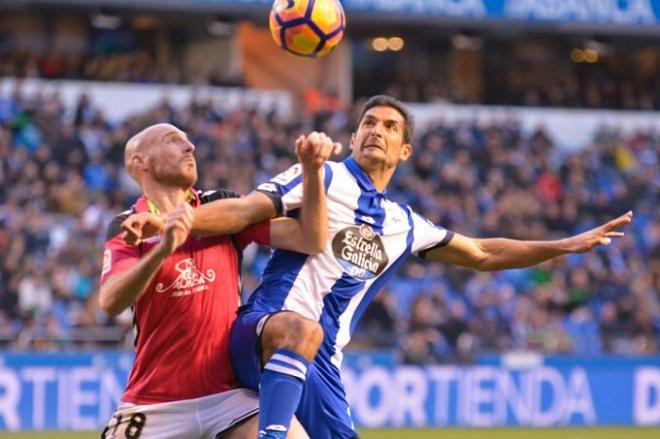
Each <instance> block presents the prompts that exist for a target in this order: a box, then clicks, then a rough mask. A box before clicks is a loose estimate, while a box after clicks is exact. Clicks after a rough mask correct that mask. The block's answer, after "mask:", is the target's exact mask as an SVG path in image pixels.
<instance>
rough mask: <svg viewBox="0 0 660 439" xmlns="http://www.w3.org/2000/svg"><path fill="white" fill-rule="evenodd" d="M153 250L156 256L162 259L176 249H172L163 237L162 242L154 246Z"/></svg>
mask: <svg viewBox="0 0 660 439" xmlns="http://www.w3.org/2000/svg"><path fill="white" fill-rule="evenodd" d="M152 252H153V253H154V255H155V257H157V258H160V259H161V260H162V259H165V258H167V257H168V256H170V255H171V254H172V253H174V249H172V248H171V246H170V245H168V244H167V243H166V241H165V240H163V239H161V240H160V242H159V243H158V244H156V246H155V247H154V248H153V250H152Z"/></svg>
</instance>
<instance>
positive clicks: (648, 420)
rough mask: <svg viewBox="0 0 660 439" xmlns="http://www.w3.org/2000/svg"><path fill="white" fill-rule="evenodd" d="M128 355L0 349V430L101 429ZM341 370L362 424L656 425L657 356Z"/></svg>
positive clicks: (389, 363)
mask: <svg viewBox="0 0 660 439" xmlns="http://www.w3.org/2000/svg"><path fill="white" fill-rule="evenodd" d="M132 359H133V356H132V354H130V353H116V352H103V353H81V354H0V431H6V430H11V431H19V430H42V429H43V430H101V429H102V428H103V426H104V425H105V423H106V422H107V420H108V419H109V417H110V414H111V413H112V410H113V409H114V407H115V405H116V404H117V402H118V401H119V399H120V397H121V394H122V391H123V388H124V385H125V383H126V380H127V378H128V373H129V371H130V367H131V364H132ZM342 374H343V377H344V382H345V385H346V391H347V394H348V397H349V400H350V404H351V407H352V415H353V417H354V419H355V421H356V424H357V425H359V426H363V427H407V426H414V427H434V426H437V427H441V426H475V427H477V426H478V427H485V426H505V425H506V426H516V425H520V426H539V427H541V426H543V427H548V426H564V425H655V426H658V425H660V357H645V358H637V359H625V358H597V359H588V360H584V359H579V358H571V357H567V358H553V357H545V358H544V357H540V356H539V357H537V361H533V362H529V361H526V362H522V363H520V362H518V363H516V362H511V361H508V360H507V358H506V356H503V357H492V358H484V359H481V361H480V364H477V365H471V366H398V365H396V364H395V363H394V361H393V357H392V356H391V355H380V356H379V355H369V354H359V355H355V354H353V355H347V357H346V359H345V367H344V369H343V371H342Z"/></svg>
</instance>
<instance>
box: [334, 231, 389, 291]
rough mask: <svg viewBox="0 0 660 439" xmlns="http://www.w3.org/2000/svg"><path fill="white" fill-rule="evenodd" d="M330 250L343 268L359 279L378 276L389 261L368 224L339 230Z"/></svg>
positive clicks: (379, 241)
mask: <svg viewBox="0 0 660 439" xmlns="http://www.w3.org/2000/svg"><path fill="white" fill-rule="evenodd" d="M332 252H333V253H334V255H335V258H336V259H337V261H338V262H339V264H340V265H341V266H342V267H343V268H344V270H345V271H346V272H347V273H348V274H349V275H350V276H351V277H354V278H355V279H359V280H368V279H372V278H374V277H376V276H378V275H379V274H380V273H382V272H383V270H384V269H385V267H386V266H387V263H388V262H389V259H388V257H387V253H386V252H385V246H384V245H383V241H382V240H381V239H380V236H378V235H377V234H376V233H374V231H373V229H372V228H371V226H369V225H368V224H363V225H362V226H351V227H346V228H345V229H342V230H340V231H339V232H338V233H337V234H336V235H335V237H334V239H333V240H332Z"/></svg>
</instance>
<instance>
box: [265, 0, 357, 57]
mask: <svg viewBox="0 0 660 439" xmlns="http://www.w3.org/2000/svg"><path fill="white" fill-rule="evenodd" d="M345 26H346V16H345V15H344V9H343V8H342V6H341V3H339V0H275V1H274V2H273V9H272V10H271V12H270V33H271V35H272V36H273V39H274V40H275V43H277V45H278V46H280V47H281V48H282V49H284V50H287V51H289V52H291V53H293V54H294V55H299V56H307V57H310V58H321V57H322V56H325V55H327V54H328V53H330V52H331V51H332V49H334V48H335V47H337V44H339V42H340V41H341V39H342V37H343V36H344V27H345Z"/></svg>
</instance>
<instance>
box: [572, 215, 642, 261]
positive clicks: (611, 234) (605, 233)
mask: <svg viewBox="0 0 660 439" xmlns="http://www.w3.org/2000/svg"><path fill="white" fill-rule="evenodd" d="M632 217H633V213H632V211H628V212H626V213H625V214H623V215H621V216H620V217H618V218H616V219H613V220H612V221H610V222H607V223H605V224H603V225H602V226H600V227H596V228H595V229H591V230H588V231H586V232H584V233H581V234H579V235H575V236H571V237H570V238H566V240H565V242H564V244H565V246H566V247H565V248H566V250H567V251H569V252H571V253H584V252H587V251H589V250H591V249H592V248H594V247H595V246H597V245H608V244H609V243H611V242H612V238H620V237H622V236H623V232H618V231H617V229H619V228H621V227H623V226H625V225H626V224H630V222H631V221H632Z"/></svg>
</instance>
